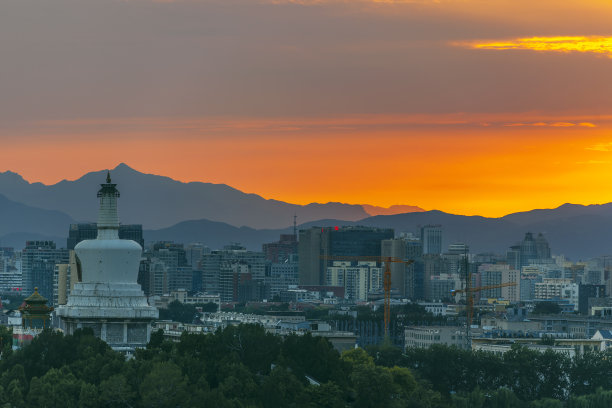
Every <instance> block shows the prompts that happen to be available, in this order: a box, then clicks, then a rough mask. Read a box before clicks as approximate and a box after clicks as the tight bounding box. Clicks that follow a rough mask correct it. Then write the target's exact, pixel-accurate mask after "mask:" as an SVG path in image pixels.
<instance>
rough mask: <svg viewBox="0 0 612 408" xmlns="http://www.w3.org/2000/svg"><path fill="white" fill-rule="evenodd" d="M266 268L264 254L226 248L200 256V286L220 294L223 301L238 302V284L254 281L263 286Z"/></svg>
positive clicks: (212, 292)
mask: <svg viewBox="0 0 612 408" xmlns="http://www.w3.org/2000/svg"><path fill="white" fill-rule="evenodd" d="M267 265H268V262H267V261H266V260H265V258H264V254H263V252H253V251H247V250H246V249H245V248H244V247H242V246H239V245H235V244H234V245H227V246H225V247H224V249H222V250H216V251H212V252H211V253H210V254H207V255H204V256H203V257H202V261H201V266H202V274H203V283H202V285H203V288H204V290H205V291H206V292H208V293H211V294H216V293H218V294H220V295H221V301H222V302H232V301H237V300H238V299H239V297H240V284H241V283H243V282H245V281H247V280H254V281H256V282H261V284H265V279H266V268H267ZM259 300H262V299H259Z"/></svg>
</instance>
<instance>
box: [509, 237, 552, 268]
mask: <svg viewBox="0 0 612 408" xmlns="http://www.w3.org/2000/svg"><path fill="white" fill-rule="evenodd" d="M506 259H507V261H508V264H509V265H510V266H511V267H512V268H513V269H521V268H522V267H524V266H529V265H531V264H532V263H542V262H544V263H546V262H551V261H550V260H551V256H550V247H549V245H548V241H547V240H546V238H545V237H544V235H542V233H539V234H538V236H537V238H533V234H532V233H531V232H527V233H525V238H523V240H522V241H521V242H519V243H517V244H516V245H513V246H511V247H510V249H509V250H508V251H507V252H506Z"/></svg>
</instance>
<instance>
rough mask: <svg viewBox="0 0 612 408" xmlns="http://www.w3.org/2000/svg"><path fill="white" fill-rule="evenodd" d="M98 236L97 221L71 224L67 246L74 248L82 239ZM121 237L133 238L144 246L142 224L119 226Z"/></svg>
mask: <svg viewBox="0 0 612 408" xmlns="http://www.w3.org/2000/svg"><path fill="white" fill-rule="evenodd" d="M97 236H98V225H97V224H96V223H95V222H88V223H81V224H70V229H69V230H68V239H67V241H66V247H67V248H68V249H74V247H75V246H76V245H77V244H78V243H79V242H81V241H83V240H86V239H96V237H97ZM119 239H131V240H132V241H136V242H137V243H138V244H140V246H141V247H143V248H144V239H143V237H142V224H125V225H120V226H119Z"/></svg>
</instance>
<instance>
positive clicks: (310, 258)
mask: <svg viewBox="0 0 612 408" xmlns="http://www.w3.org/2000/svg"><path fill="white" fill-rule="evenodd" d="M393 236H394V232H393V230H392V229H385V228H373V227H359V226H355V227H353V226H347V227H324V228H319V227H312V228H309V229H306V230H300V239H299V242H298V257H299V264H300V267H299V273H300V285H323V284H324V282H325V273H326V270H327V266H330V265H331V261H330V260H327V259H325V257H327V256H338V257H342V256H344V257H351V256H353V257H354V256H381V241H383V240H385V239H391V238H393Z"/></svg>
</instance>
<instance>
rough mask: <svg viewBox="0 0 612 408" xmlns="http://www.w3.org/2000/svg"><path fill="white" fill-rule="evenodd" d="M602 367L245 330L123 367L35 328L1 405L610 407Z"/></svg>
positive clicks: (81, 341) (603, 359) (520, 354)
mask: <svg viewBox="0 0 612 408" xmlns="http://www.w3.org/2000/svg"><path fill="white" fill-rule="evenodd" d="M0 334H1V335H2V338H4V334H6V333H4V332H3V333H0ZM610 360H612V359H609V358H608V356H607V355H606V354H601V353H588V354H586V355H584V356H581V357H578V358H576V359H574V360H571V359H569V358H567V357H565V356H563V355H558V354H553V353H551V352H547V353H539V352H533V351H530V350H528V349H526V348H521V347H516V348H513V349H512V350H511V351H510V352H508V353H506V354H505V355H504V356H496V355H493V354H490V353H480V352H475V353H472V352H467V351H463V350H458V349H456V348H449V347H432V348H430V349H427V350H408V351H407V352H406V353H402V352H401V350H399V349H397V348H394V347H391V346H382V347H370V348H368V350H367V351H366V350H363V349H354V350H350V351H348V352H345V353H343V354H342V355H341V354H340V353H338V352H337V351H336V350H335V349H334V348H333V347H332V346H331V344H330V343H329V342H328V341H327V340H326V339H324V338H321V337H313V336H311V335H310V334H306V335H303V336H296V335H292V336H288V337H285V338H282V337H279V336H275V335H272V334H269V333H266V332H265V330H264V329H263V328H262V327H260V326H256V325H240V326H230V327H228V328H226V329H223V330H218V331H217V332H215V333H213V334H208V335H198V334H183V336H182V337H181V338H180V341H179V342H170V341H167V340H164V338H163V333H162V332H160V331H158V332H155V333H154V334H153V336H152V338H151V342H150V343H149V345H148V347H147V348H146V349H142V350H137V352H136V353H135V355H134V357H133V358H131V359H128V360H126V359H125V358H124V356H123V355H121V354H119V353H116V352H114V351H113V350H111V349H110V348H109V347H108V345H107V344H106V343H104V342H103V341H101V340H99V339H98V338H96V337H94V336H93V333H92V332H91V331H90V330H80V331H77V332H76V333H75V334H74V335H72V336H64V335H62V334H61V333H57V332H51V331H45V332H43V333H42V334H41V335H39V336H38V337H37V338H35V339H34V340H33V341H32V343H31V344H30V345H28V346H26V347H24V348H23V349H21V350H17V351H15V352H11V351H10V349H7V348H5V349H4V351H3V354H2V359H1V360H0V406H1V407H6V408H8V407H33V406H37V407H57V406H62V407H68V408H70V407H92V408H95V407H134V408H136V407H228V408H229V407H237V408H238V407H262V408H267V407H331V408H336V407H337V408H341V407H356V408H369V407H391V408H394V407H409V408H412V407H415V408H416V407H423V408H438V407H440V408H463V407H470V408H471V407H474V408H479V407H493V408H495V407H506V408H512V407H532V408H539V407H565V408H599V407H609V406H612V391H608V390H611V389H612V384H610V382H612V380H610V378H607V377H609V373H610V372H612V371H611V370H612V363H611V362H610Z"/></svg>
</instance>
